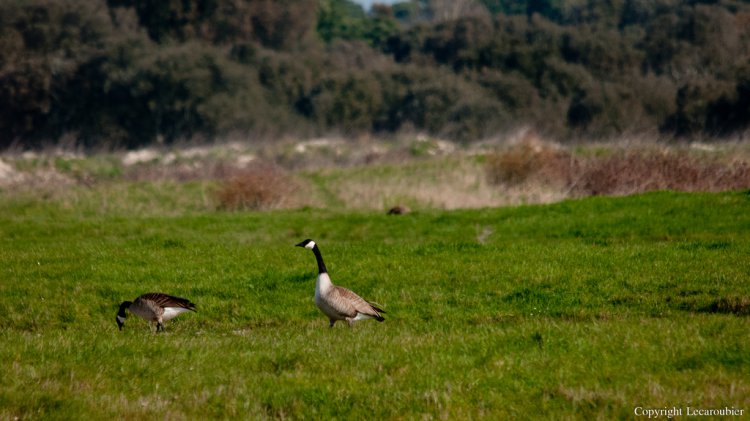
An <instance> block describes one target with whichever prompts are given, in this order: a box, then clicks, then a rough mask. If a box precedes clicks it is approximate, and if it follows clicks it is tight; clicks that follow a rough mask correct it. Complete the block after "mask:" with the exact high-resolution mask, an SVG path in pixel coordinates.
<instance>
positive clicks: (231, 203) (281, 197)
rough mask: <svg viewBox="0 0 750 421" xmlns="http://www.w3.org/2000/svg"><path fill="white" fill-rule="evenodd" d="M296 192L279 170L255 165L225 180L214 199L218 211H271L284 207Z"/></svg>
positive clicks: (288, 177) (293, 184)
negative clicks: (219, 209)
mask: <svg viewBox="0 0 750 421" xmlns="http://www.w3.org/2000/svg"><path fill="white" fill-rule="evenodd" d="M296 190H297V185H296V183H295V182H294V180H293V179H292V177H291V176H289V175H288V174H287V173H286V172H285V171H284V170H283V169H282V168H281V167H279V166H277V165H273V164H269V163H264V162H257V163H254V164H252V165H250V166H249V167H247V168H244V169H242V170H237V172H235V173H234V174H232V175H231V176H229V177H227V178H225V179H224V181H223V182H222V183H221V184H220V186H219V188H218V190H217V191H216V194H215V197H216V202H217V205H218V207H219V208H221V209H228V210H260V209H273V208H280V207H284V206H286V205H288V204H289V203H290V197H291V196H292V194H293V193H294V192H295V191H296Z"/></svg>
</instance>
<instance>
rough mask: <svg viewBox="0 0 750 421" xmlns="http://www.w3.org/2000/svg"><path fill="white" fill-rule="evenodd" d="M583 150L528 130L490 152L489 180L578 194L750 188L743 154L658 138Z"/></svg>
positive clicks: (749, 164) (748, 165) (749, 168)
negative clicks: (657, 141)
mask: <svg viewBox="0 0 750 421" xmlns="http://www.w3.org/2000/svg"><path fill="white" fill-rule="evenodd" d="M602 150H603V151H604V153H600V154H581V153H578V154H576V153H573V152H571V151H570V150H569V149H566V148H563V147H561V146H558V145H555V144H553V143H550V142H545V141H543V140H540V139H539V138H537V137H531V136H527V137H525V138H523V139H521V141H519V142H517V143H516V144H514V145H512V146H510V147H508V148H506V149H504V150H501V151H499V152H496V153H493V154H490V155H489V156H488V158H487V164H486V170H487V176H488V180H489V181H490V182H491V183H493V184H495V185H501V186H504V187H505V188H506V189H510V188H513V187H518V186H519V185H521V186H523V187H525V188H532V187H533V186H538V185H540V184H541V185H546V186H549V187H554V188H558V189H561V191H565V192H566V194H567V195H569V196H574V197H581V196H596V195H627V194H636V193H642V192H648V191H656V190H675V191H685V192H696V191H707V192H716V191H725V190H740V189H748V188H750V161H748V159H747V158H746V157H744V156H743V155H742V154H731V153H730V154H726V153H721V152H719V151H714V152H706V151H702V150H695V149H690V148H688V147H685V146H671V147H666V146H660V145H657V144H653V143H651V144H638V143H636V144H628V145H626V146H617V145H608V146H605V147H603V148H602Z"/></svg>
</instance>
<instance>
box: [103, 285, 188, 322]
mask: <svg viewBox="0 0 750 421" xmlns="http://www.w3.org/2000/svg"><path fill="white" fill-rule="evenodd" d="M125 309H128V310H130V312H131V313H133V314H135V315H136V316H138V317H140V318H142V319H144V320H146V321H147V322H149V325H150V324H151V323H152V322H156V331H157V332H158V331H160V330H162V331H163V330H164V324H163V323H164V322H166V321H167V320H172V319H174V318H175V317H177V316H179V315H180V314H181V313H184V312H186V311H195V304H193V303H191V302H190V300H188V299H187V298H180V297H174V296H172V295H167V294H162V293H160V292H149V293H148V294H143V295H141V296H140V297H138V298H136V299H135V301H133V302H130V301H123V302H122V304H120V311H118V312H117V327H119V328H120V330H122V326H123V325H124V324H125V318H126V317H128V315H127V314H126V313H125Z"/></svg>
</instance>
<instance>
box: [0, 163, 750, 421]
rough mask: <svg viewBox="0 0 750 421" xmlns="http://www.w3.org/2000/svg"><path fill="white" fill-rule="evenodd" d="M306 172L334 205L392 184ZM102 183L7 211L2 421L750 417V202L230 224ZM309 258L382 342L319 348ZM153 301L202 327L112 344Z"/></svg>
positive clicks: (323, 214)
mask: <svg viewBox="0 0 750 421" xmlns="http://www.w3.org/2000/svg"><path fill="white" fill-rule="evenodd" d="M430 165H432V164H430ZM430 165H428V166H427V167H426V168H427V170H426V171H432V170H431V169H430V168H432V167H430ZM108 168H109V167H107V166H106V165H105V166H104V170H102V172H103V173H107V171H109V170H108ZM383 168H385V169H383V170H382V171H384V172H386V173H389V172H390V171H394V170H393V168H392V167H383ZM73 170H75V169H73ZM73 170H70V171H73ZM305 171H308V172H304V171H303V172H302V173H301V174H303V175H306V176H309V178H310V179H312V180H313V185H318V186H320V185H323V184H325V185H326V186H335V183H337V182H338V183H341V182H342V180H343V179H344V178H346V177H351V179H352V180H353V181H354V182H355V183H356V182H359V179H360V178H361V174H362V173H361V171H370V172H371V173H372V174H374V175H373V177H377V174H378V171H381V170H377V169H374V168H369V169H365V170H362V169H356V168H353V169H352V168H350V169H348V170H347V169H337V170H331V171H329V172H325V171H319V172H314V171H313V170H305ZM312 174H315V176H314V177H313V176H312ZM120 176H121V174H116V175H115V176H113V178H115V177H120ZM106 177H107V176H106V175H104V176H101V178H102V179H105V178H106ZM103 186H104V187H102V185H97V186H94V187H93V188H91V187H87V186H85V185H77V186H75V187H65V188H64V189H50V190H49V191H46V192H45V193H44V194H42V195H39V194H35V192H32V191H19V190H14V189H4V190H0V372H2V373H3V374H2V375H0V419H10V420H13V419H41V418H44V419H50V420H54V419H111V418H117V419H144V418H147V417H149V418H153V417H156V418H164V419H205V418H212V419H216V418H218V419H226V418H241V419H265V418H284V419H289V418H292V419H472V418H474V419H482V418H486V419H504V418H509V417H517V418H521V419H536V418H548V419H550V418H551V419H572V418H586V419H591V418H599V419H612V418H630V417H632V416H633V414H634V413H633V411H634V408H636V407H644V408H664V407H673V406H676V407H686V406H690V407H693V408H696V407H698V408H724V407H729V408H732V407H734V408H738V409H744V414H745V417H746V416H747V414H748V411H750V335H748V327H750V325H748V315H750V282H748V278H749V277H750V259H748V257H750V256H749V251H750V194H748V192H747V191H735V192H723V193H677V192H665V191H662V192H655V193H647V194H637V195H631V196H627V197H614V198H613V197H591V198H585V199H569V200H564V201H561V202H558V203H554V204H543V205H521V206H514V207H485V208H477V209H440V208H438V207H430V206H427V205H422V206H420V205H419V203H423V202H418V201H415V202H414V203H416V204H417V206H415V207H416V209H415V210H414V211H413V212H412V213H410V214H407V215H401V216H387V215H385V214H384V212H382V211H381V210H380V209H366V208H362V207H360V206H354V209H351V208H346V207H345V206H337V205H336V204H334V205H333V206H329V207H325V206H314V205H310V206H303V207H298V208H294V209H276V210H268V211H259V212H230V211H220V210H216V209H212V208H211V206H209V205H208V204H207V203H210V201H211V199H210V197H211V187H210V186H207V185H206V184H204V183H201V182H195V181H186V182H181V183H179V184H169V183H166V184H164V183H161V184H159V183H149V182H145V181H139V180H135V181H129V182H127V183H123V182H110V183H104V184H103ZM322 197H325V196H322ZM338 197H342V196H338ZM396 199H398V198H396ZM372 200H381V199H379V198H373V199H372ZM383 200H385V199H383ZM414 203H412V205H413V204H414ZM377 206H380V203H378V205H377ZM305 238H312V239H314V240H316V241H317V242H318V244H319V245H320V247H321V251H322V253H323V257H324V258H325V260H326V264H327V266H328V269H329V271H330V273H331V277H332V279H333V281H334V283H338V284H341V285H344V286H347V287H349V288H351V289H353V290H354V291H356V292H358V293H360V294H361V295H362V296H364V297H365V298H367V299H370V300H373V301H377V302H378V303H380V304H382V305H383V306H384V307H385V309H386V310H387V312H388V313H387V314H386V321H385V322H383V323H377V322H375V321H366V322H360V323H359V324H357V325H356V326H355V327H354V328H353V329H349V328H348V327H345V324H344V325H342V324H337V326H336V327H335V328H334V329H329V328H328V320H327V319H326V318H325V317H324V316H323V315H322V314H321V313H320V312H319V311H318V309H317V308H316V307H315V305H314V303H313V290H314V284H315V276H316V266H315V260H314V257H313V255H312V253H310V251H309V250H304V249H301V248H297V247H294V244H296V243H297V242H299V241H301V240H303V239H305ZM151 291H158V292H165V293H170V294H174V295H178V296H184V297H187V298H189V299H191V300H192V301H193V302H195V303H196V304H197V307H198V312H197V313H195V314H192V313H191V314H184V315H181V316H180V317H178V318H176V319H174V320H172V321H170V322H167V323H166V333H164V334H158V335H157V334H154V333H152V332H150V331H149V329H148V324H147V323H146V322H145V321H143V320H140V319H138V318H137V317H132V316H131V317H129V318H128V319H127V322H126V324H125V327H124V329H123V331H121V332H120V331H118V330H117V326H116V324H115V314H116V312H117V308H118V305H119V303H120V302H121V301H123V300H132V299H134V298H135V297H137V296H138V295H140V294H142V293H145V292H151Z"/></svg>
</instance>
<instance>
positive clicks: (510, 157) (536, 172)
mask: <svg viewBox="0 0 750 421" xmlns="http://www.w3.org/2000/svg"><path fill="white" fill-rule="evenodd" d="M578 165H579V164H578V161H577V160H576V159H575V158H574V157H573V156H572V155H571V153H570V152H568V151H567V150H565V149H563V148H561V147H558V146H556V145H554V144H552V143H549V142H545V141H543V140H541V139H539V137H538V136H537V135H536V134H535V133H533V132H531V131H527V132H526V133H524V134H522V138H521V139H520V141H519V142H518V143H517V144H516V145H514V146H513V147H511V148H509V149H507V150H504V151H501V152H497V153H494V154H491V155H489V156H488V157H487V176H488V178H489V181H490V182H491V183H493V184H505V185H516V184H521V183H524V182H527V181H533V182H540V183H543V184H549V185H559V186H560V187H564V186H567V185H569V184H571V182H572V180H573V176H574V174H575V172H576V169H577V167H578Z"/></svg>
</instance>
